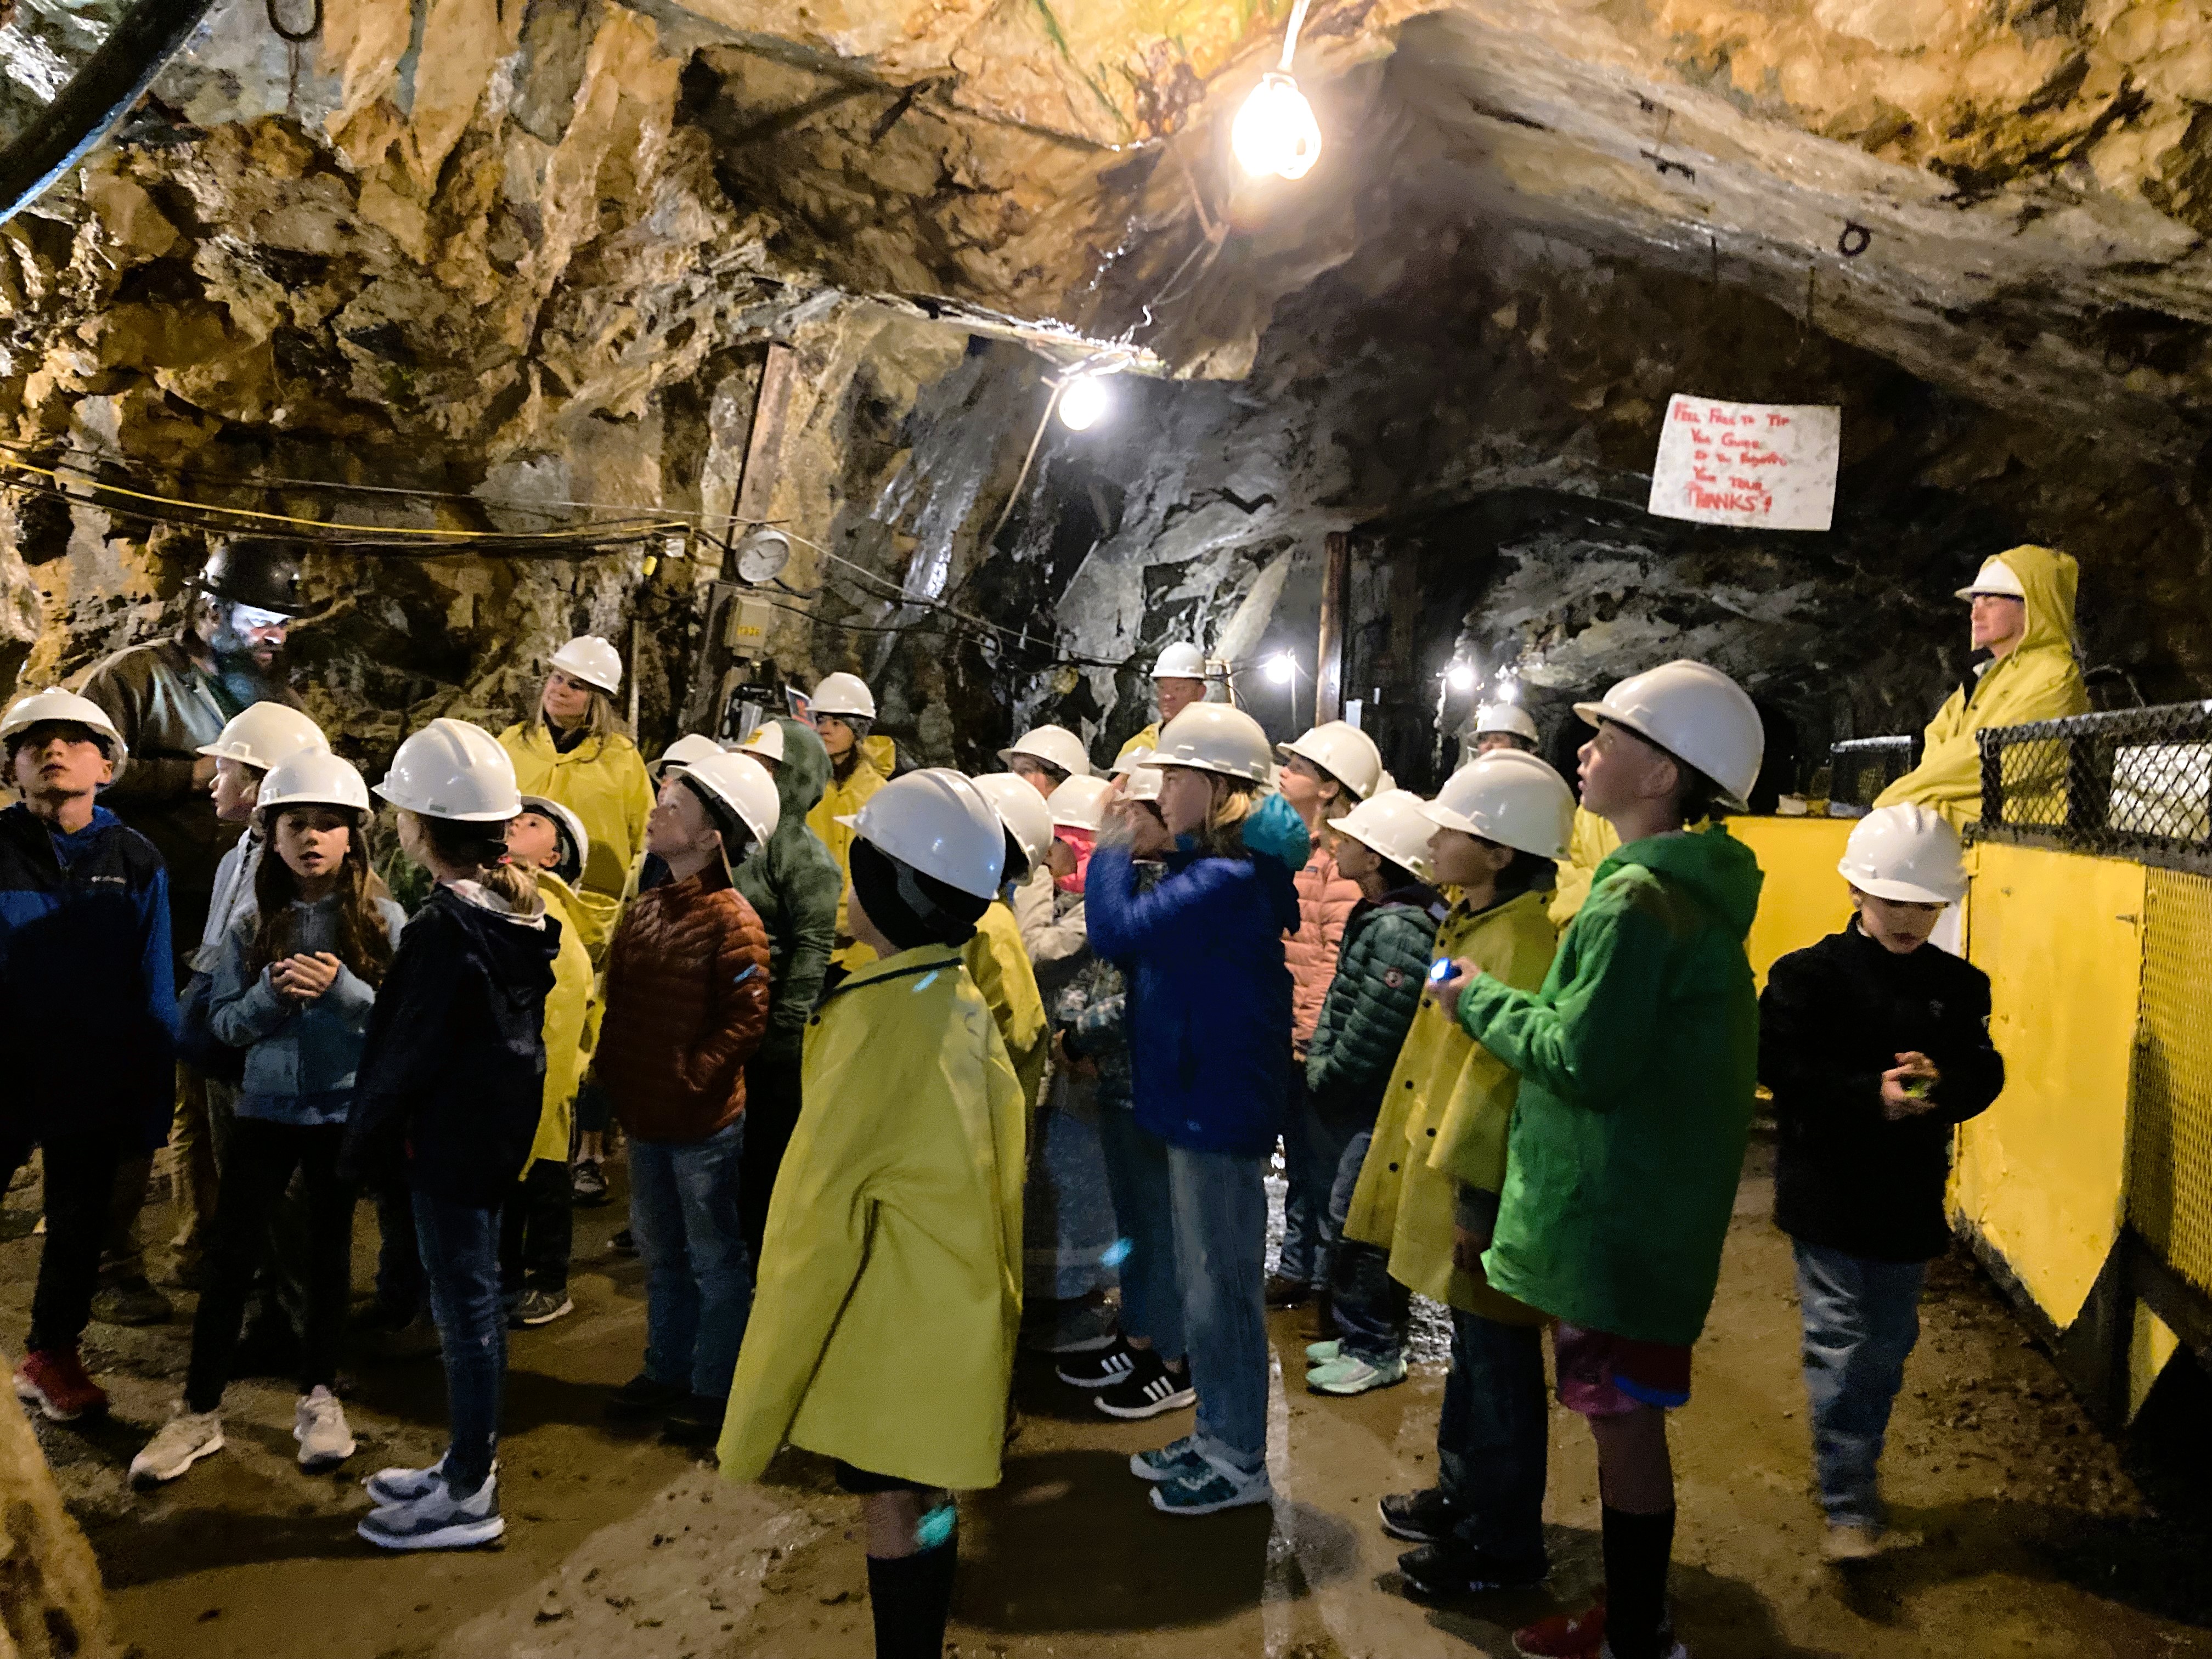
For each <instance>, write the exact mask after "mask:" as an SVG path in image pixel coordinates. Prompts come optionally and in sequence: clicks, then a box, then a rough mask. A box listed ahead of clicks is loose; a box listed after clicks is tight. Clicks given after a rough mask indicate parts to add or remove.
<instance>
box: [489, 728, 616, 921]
mask: <svg viewBox="0 0 2212 1659" xmlns="http://www.w3.org/2000/svg"><path fill="white" fill-rule="evenodd" d="M499 741H500V746H501V748H503V749H505V750H507V753H508V754H509V755H512V756H513V757H514V781H515V787H517V788H519V789H520V790H521V791H522V793H524V794H526V795H544V796H545V797H547V798H548V799H552V800H557V801H559V802H560V803H561V805H563V806H565V807H567V808H568V810H569V811H572V812H574V814H575V815H576V816H577V817H580V818H581V819H583V821H584V833H585V834H586V835H587V836H590V837H591V838H592V846H591V850H590V851H589V852H588V853H586V854H585V857H584V878H583V880H582V881H581V882H580V883H578V885H579V886H580V887H582V888H585V889H587V890H590V891H592V892H594V893H599V894H602V895H604V896H606V897H608V898H617V897H619V896H621V894H622V890H623V878H624V877H625V876H626V875H627V874H628V873H629V866H630V865H631V863H632V862H633V861H635V859H636V857H637V854H638V852H639V849H640V848H642V847H644V845H645V820H646V815H647V813H649V812H651V811H653V784H652V782H651V781H650V780H649V779H647V776H646V775H645V761H644V758H643V757H641V756H640V755H639V753H638V752H637V745H636V744H634V743H632V742H631V741H630V740H629V738H625V737H623V736H620V735H619V734H617V735H616V736H613V737H609V738H585V739H584V740H583V742H581V743H580V744H577V745H576V746H575V747H574V749H572V750H569V751H568V753H567V754H565V755H564V754H562V752H561V751H560V750H557V749H556V748H554V746H553V737H552V734H551V733H550V732H548V731H547V730H546V729H545V722H544V720H543V719H542V718H539V717H536V716H533V717H532V719H530V720H526V721H523V722H521V723H520V724H518V725H514V726H508V727H507V730H506V731H504V732H501V733H500V734H499Z"/></svg>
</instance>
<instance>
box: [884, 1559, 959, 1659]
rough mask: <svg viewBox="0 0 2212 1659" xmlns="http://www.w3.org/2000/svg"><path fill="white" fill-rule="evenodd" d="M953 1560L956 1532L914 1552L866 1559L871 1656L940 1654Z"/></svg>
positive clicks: (892, 1658)
mask: <svg viewBox="0 0 2212 1659" xmlns="http://www.w3.org/2000/svg"><path fill="white" fill-rule="evenodd" d="M959 1559H960V1534H958V1533H957V1532H956V1533H955V1534H953V1535H952V1536H951V1538H950V1539H948V1540H947V1541H945V1542H944V1543H942V1544H939V1546H938V1547H936V1548H935V1549H933V1550H924V1551H922V1552H921V1553H920V1554H919V1555H902V1556H897V1557H894V1558H892V1559H884V1558H883V1557H881V1556H875V1555H872V1556H870V1557H869V1558H868V1600H869V1601H872V1603H874V1605H875V1614H876V1659H945V1620H946V1619H947V1618H948V1617H949V1616H950V1615H951V1612H952V1571H953V1568H954V1566H955V1565H956V1564H957V1562H958V1561H959Z"/></svg>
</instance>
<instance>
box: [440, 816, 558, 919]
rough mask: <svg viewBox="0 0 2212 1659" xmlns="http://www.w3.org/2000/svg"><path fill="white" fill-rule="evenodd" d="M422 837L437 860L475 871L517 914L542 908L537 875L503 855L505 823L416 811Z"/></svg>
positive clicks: (484, 885)
mask: <svg viewBox="0 0 2212 1659" xmlns="http://www.w3.org/2000/svg"><path fill="white" fill-rule="evenodd" d="M416 823H419V824H421V825H422V837H423V839H424V840H426V841H428V842H429V843H430V850H431V851H432V852H434V853H435V854H437V855H438V858H439V860H440V862H441V863H445V864H450V865H453V866H455V867H457V868H459V869H463V870H468V869H474V870H475V871H477V881H478V882H479V883H480V884H482V885H483V889H484V890H485V891H486V892H489V893H491V894H493V895H495V896H496V897H498V899H499V900H500V901H501V902H502V903H503V904H505V905H506V906H507V908H508V909H510V910H513V911H514V912H515V913H516V914H517V915H526V916H534V915H538V912H539V911H541V910H543V909H544V908H545V901H544V899H543V898H542V897H540V896H538V877H537V875H536V873H535V872H532V870H530V869H529V868H528V867H527V866H524V865H520V864H515V863H513V862H511V861H509V860H508V858H507V824H506V823H505V821H504V820H501V821H500V822H497V823H471V822H467V821H465V820H463V819H460V818H434V817H429V816H428V814H427V813H417V814H416Z"/></svg>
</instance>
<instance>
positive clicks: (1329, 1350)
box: [1306, 1340, 1344, 1370]
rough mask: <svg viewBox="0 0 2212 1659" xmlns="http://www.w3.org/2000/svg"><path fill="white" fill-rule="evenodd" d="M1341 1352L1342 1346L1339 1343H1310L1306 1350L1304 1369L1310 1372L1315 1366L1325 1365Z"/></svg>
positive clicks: (1332, 1341)
mask: <svg viewBox="0 0 2212 1659" xmlns="http://www.w3.org/2000/svg"><path fill="white" fill-rule="evenodd" d="M1342 1352H1344V1344H1343V1343H1341V1342H1338V1341H1334V1340H1331V1341H1328V1342H1316V1343H1312V1344H1310V1345H1309V1346H1308V1347H1307V1349H1306V1369H1307V1370H1312V1369H1313V1368H1314V1367H1315V1366H1316V1365H1326V1364H1328V1362H1329V1361H1330V1360H1332V1359H1334V1358H1336V1357H1337V1356H1338V1355H1339V1354H1340V1353H1342Z"/></svg>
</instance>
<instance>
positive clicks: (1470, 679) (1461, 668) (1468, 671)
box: [1444, 662, 1474, 691]
mask: <svg viewBox="0 0 2212 1659" xmlns="http://www.w3.org/2000/svg"><path fill="white" fill-rule="evenodd" d="M1444 684H1446V685H1449V687H1451V689H1452V690H1455V691H1472V690H1474V665H1473V664H1472V663H1464V662H1455V663H1454V664H1453V665H1451V666H1450V667H1449V668H1448V669H1446V670H1445V671H1444Z"/></svg>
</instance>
